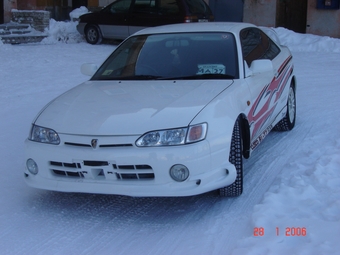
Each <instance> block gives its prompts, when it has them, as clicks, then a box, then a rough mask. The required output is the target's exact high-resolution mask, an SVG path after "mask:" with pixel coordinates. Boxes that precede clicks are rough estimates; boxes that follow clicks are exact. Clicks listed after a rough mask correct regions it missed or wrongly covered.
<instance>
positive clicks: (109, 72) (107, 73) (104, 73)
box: [102, 70, 113, 75]
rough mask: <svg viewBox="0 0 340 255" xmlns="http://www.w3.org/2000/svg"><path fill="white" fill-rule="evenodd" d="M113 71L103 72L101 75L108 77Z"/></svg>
mask: <svg viewBox="0 0 340 255" xmlns="http://www.w3.org/2000/svg"><path fill="white" fill-rule="evenodd" d="M112 71H113V70H105V71H104V72H103V73H102V75H110V74H111V73H112Z"/></svg>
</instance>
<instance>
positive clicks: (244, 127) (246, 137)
mask: <svg viewBox="0 0 340 255" xmlns="http://www.w3.org/2000/svg"><path fill="white" fill-rule="evenodd" d="M237 121H239V123H240V126H241V132H242V143H243V144H242V145H243V157H244V158H249V156H250V129H249V122H248V119H247V117H246V115H245V114H243V113H242V114H240V115H239V116H238V118H237Z"/></svg>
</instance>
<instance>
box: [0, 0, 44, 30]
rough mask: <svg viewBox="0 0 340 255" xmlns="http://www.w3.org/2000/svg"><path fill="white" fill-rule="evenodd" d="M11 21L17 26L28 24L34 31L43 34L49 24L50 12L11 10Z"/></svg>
mask: <svg viewBox="0 0 340 255" xmlns="http://www.w3.org/2000/svg"><path fill="white" fill-rule="evenodd" d="M0 1H1V0H0ZM12 21H13V22H16V23H19V24H29V25H31V27H32V28H34V29H35V30H37V31H40V32H44V30H45V28H48V27H49V24H50V12H49V11H38V10H36V11H34V10H33V11H19V10H12Z"/></svg>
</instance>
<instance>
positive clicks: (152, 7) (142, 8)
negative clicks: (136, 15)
mask: <svg viewBox="0 0 340 255" xmlns="http://www.w3.org/2000/svg"><path fill="white" fill-rule="evenodd" d="M132 11H133V12H147V13H150V12H155V11H156V0H136V1H135V4H134V6H133V8H132Z"/></svg>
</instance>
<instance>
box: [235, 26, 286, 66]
mask: <svg viewBox="0 0 340 255" xmlns="http://www.w3.org/2000/svg"><path fill="white" fill-rule="evenodd" d="M240 40H241V45H242V53H243V59H244V60H245V61H246V62H247V64H248V65H249V66H250V64H251V62H253V61H254V60H256V59H270V60H273V59H274V58H275V57H276V56H277V55H278V54H279V53H280V49H279V48H278V47H277V46H276V44H275V43H274V42H273V41H272V40H271V39H270V38H269V37H268V36H267V35H266V34H265V33H264V32H262V31H261V30H260V29H257V28H246V29H243V30H242V31H241V33H240Z"/></svg>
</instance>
